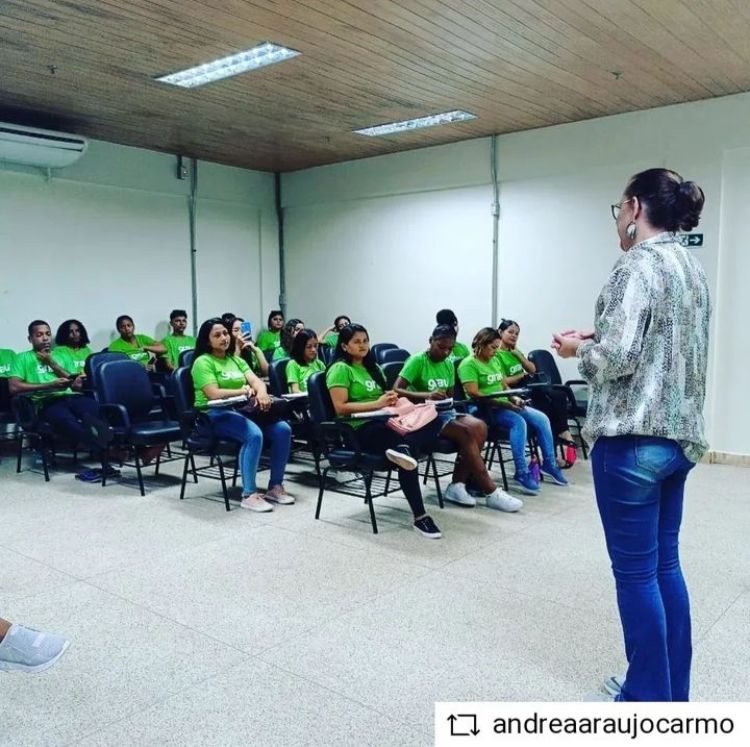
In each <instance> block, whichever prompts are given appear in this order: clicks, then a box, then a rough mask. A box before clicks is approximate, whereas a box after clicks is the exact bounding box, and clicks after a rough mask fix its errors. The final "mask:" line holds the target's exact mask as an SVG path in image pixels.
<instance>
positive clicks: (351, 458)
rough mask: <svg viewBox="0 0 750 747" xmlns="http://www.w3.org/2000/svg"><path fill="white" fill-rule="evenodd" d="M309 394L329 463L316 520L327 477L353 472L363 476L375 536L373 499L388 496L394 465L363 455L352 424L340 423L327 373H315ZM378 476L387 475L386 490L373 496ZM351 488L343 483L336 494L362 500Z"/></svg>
mask: <svg viewBox="0 0 750 747" xmlns="http://www.w3.org/2000/svg"><path fill="white" fill-rule="evenodd" d="M307 392H308V395H309V404H310V413H311V416H312V421H313V424H314V426H315V428H316V430H317V431H318V442H319V443H320V445H321V449H322V453H323V456H325V457H326V459H327V460H328V465H327V466H326V467H325V469H324V470H323V471H322V472H321V473H320V476H319V481H320V489H319V492H318V504H317V507H316V509H315V518H316V519H319V518H320V509H321V506H322V505H323V494H324V493H325V490H326V479H327V477H328V473H329V472H330V471H331V470H332V469H334V470H345V471H347V472H354V473H356V474H359V475H361V477H362V481H363V482H364V486H365V493H364V499H365V503H366V504H367V506H368V508H369V510H370V523H371V524H372V531H373V533H374V534H377V533H378V524H377V520H376V519H375V508H374V506H373V498H377V497H379V496H383V495H386V494H387V492H388V488H389V486H390V477H391V473H392V471H393V465H392V464H391V463H390V462H389V461H388V460H387V459H386V458H385V456H384V455H383V454H374V453H372V452H366V451H362V448H361V446H360V445H359V441H358V439H357V433H356V430H355V429H354V428H352V426H351V425H350V424H349V423H346V422H344V421H342V420H339V419H337V417H336V412H335V410H334V408H333V402H332V401H331V395H330V393H329V391H328V387H327V386H326V377H325V373H324V372H322V371H321V372H318V373H314V374H313V375H312V376H311V377H310V378H309V379H308V380H307ZM376 472H384V473H386V480H385V487H384V488H383V489H382V490H378V491H377V492H373V490H372V483H373V478H374V476H375V473H376ZM348 485H349V483H340V484H337V486H336V487H335V488H333V490H334V491H335V492H339V493H344V494H346V495H356V496H358V497H362V495H361V492H359V493H358V492H356V491H354V490H353V489H351V488H348ZM347 488H348V489H347Z"/></svg>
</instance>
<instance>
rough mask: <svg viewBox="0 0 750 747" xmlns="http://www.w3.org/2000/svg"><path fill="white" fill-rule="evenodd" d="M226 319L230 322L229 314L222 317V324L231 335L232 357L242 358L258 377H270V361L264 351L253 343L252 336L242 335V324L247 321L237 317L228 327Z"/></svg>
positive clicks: (233, 318) (230, 348)
mask: <svg viewBox="0 0 750 747" xmlns="http://www.w3.org/2000/svg"><path fill="white" fill-rule="evenodd" d="M225 319H226V320H229V316H228V315H227V314H225V315H224V316H223V317H222V322H223V324H224V325H225V326H226V327H227V331H228V332H229V334H230V335H231V342H230V346H229V350H230V355H237V356H239V357H240V358H242V360H243V361H245V363H247V365H248V366H250V370H251V371H252V372H253V373H254V374H255V375H256V376H268V361H267V360H266V356H265V355H264V354H263V351H262V350H261V349H260V348H259V347H258V345H257V344H256V343H255V342H253V337H252V335H243V334H242V322H244V321H245V320H244V319H243V318H242V317H241V316H235V317H232V319H231V322H230V323H229V324H228V325H227V323H226V321H224V320H225Z"/></svg>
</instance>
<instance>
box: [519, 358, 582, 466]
mask: <svg viewBox="0 0 750 747" xmlns="http://www.w3.org/2000/svg"><path fill="white" fill-rule="evenodd" d="M529 360H530V361H531V362H532V363H533V364H534V365H535V366H536V370H537V372H538V373H540V374H542V376H544V377H545V378H546V380H547V381H548V382H549V386H550V388H551V389H553V390H556V391H559V392H563V393H564V394H565V398H566V403H567V408H568V409H567V415H568V423H572V424H573V425H575V427H576V429H577V432H578V436H579V438H580V439H581V449H582V450H583V457H584V459H588V458H589V457H588V446H587V444H586V442H585V441H584V439H583V436H582V435H581V421H580V418H585V417H586V412H587V410H588V386H589V385H588V382H586V381H584V380H583V379H570V380H568V381H566V382H565V383H564V384H563V381H562V376H560V370H559V369H558V367H557V363H556V362H555V357H554V356H553V355H552V353H550V351H549V350H532V351H531V352H530V353H529Z"/></svg>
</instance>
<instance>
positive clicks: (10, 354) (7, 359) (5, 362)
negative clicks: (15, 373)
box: [0, 348, 16, 379]
mask: <svg viewBox="0 0 750 747" xmlns="http://www.w3.org/2000/svg"><path fill="white" fill-rule="evenodd" d="M15 359H16V353H15V351H13V350H8V349H7V348H0V379H7V378H8V377H10V369H11V367H12V366H13V361H14V360H15Z"/></svg>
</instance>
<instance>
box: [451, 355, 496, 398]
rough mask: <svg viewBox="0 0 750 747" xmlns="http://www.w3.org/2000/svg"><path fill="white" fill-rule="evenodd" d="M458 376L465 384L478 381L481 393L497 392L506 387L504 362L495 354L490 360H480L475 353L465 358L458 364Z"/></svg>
mask: <svg viewBox="0 0 750 747" xmlns="http://www.w3.org/2000/svg"><path fill="white" fill-rule="evenodd" d="M458 378H459V379H460V381H461V383H462V384H464V385H466V384H467V383H469V382H474V383H476V385H477V388H478V389H479V393H480V394H481V395H487V394H495V393H497V392H502V391H503V389H505V387H504V386H503V379H504V378H505V371H504V370H503V366H502V363H500V361H499V360H498V358H497V356H494V355H493V356H492V358H490V360H489V361H480V360H479V359H478V358H476V357H474V356H473V355H472V356H471V357H470V358H464V359H463V360H462V361H461V363H460V364H459V366H458ZM464 388H465V386H464Z"/></svg>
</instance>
